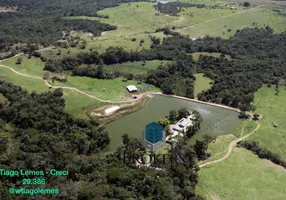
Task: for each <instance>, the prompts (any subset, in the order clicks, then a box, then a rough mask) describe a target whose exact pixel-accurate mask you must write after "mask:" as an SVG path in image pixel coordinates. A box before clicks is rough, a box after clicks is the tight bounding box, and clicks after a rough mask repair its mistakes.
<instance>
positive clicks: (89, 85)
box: [55, 76, 160, 101]
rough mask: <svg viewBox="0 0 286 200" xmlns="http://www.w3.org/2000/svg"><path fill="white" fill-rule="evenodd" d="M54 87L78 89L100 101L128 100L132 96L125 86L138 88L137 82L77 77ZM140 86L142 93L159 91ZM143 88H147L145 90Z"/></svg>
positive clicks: (154, 88)
mask: <svg viewBox="0 0 286 200" xmlns="http://www.w3.org/2000/svg"><path fill="white" fill-rule="evenodd" d="M55 85H58V86H68V87H75V88H78V89H79V90H82V91H85V92H87V93H89V94H91V95H94V96H96V97H98V98H100V99H104V100H112V101H119V100H126V98H128V99H130V97H131V96H132V94H130V93H129V92H128V91H127V89H126V86H128V85H137V86H138V84H137V81H134V80H131V81H127V82H123V81H122V78H116V79H112V80H106V79H95V78H89V77H78V76H69V77H68V81H67V82H65V83H61V82H55ZM140 86H141V87H142V88H143V89H144V90H142V92H147V91H154V92H158V91H160V90H159V89H158V88H156V87H155V86H152V85H149V84H145V83H144V84H142V85H140ZM145 86H146V87H148V88H146V87H145Z"/></svg>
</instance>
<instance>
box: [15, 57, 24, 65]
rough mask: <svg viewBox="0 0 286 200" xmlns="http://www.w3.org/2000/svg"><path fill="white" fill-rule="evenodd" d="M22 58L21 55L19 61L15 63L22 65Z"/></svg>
mask: <svg viewBox="0 0 286 200" xmlns="http://www.w3.org/2000/svg"><path fill="white" fill-rule="evenodd" d="M22 60H23V59H22V58H21V57H19V58H17V61H16V62H15V64H16V65H20V64H21V63H22Z"/></svg>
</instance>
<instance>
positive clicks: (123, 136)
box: [121, 133, 130, 145]
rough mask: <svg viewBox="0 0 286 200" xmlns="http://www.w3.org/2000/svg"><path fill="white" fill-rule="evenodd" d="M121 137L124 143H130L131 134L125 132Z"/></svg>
mask: <svg viewBox="0 0 286 200" xmlns="http://www.w3.org/2000/svg"><path fill="white" fill-rule="evenodd" d="M121 138H122V143H123V144H124V145H128V143H129V141H130V138H129V135H128V134H126V133H124V134H123V135H122V137H121Z"/></svg>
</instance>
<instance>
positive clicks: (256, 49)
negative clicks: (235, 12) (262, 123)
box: [147, 28, 286, 110]
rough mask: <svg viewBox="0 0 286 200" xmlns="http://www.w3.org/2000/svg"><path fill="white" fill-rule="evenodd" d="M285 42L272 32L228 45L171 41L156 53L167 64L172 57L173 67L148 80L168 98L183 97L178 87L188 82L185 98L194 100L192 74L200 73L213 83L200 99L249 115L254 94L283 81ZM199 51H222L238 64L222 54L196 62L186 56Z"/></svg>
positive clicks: (252, 33)
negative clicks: (263, 85)
mask: <svg viewBox="0 0 286 200" xmlns="http://www.w3.org/2000/svg"><path fill="white" fill-rule="evenodd" d="M285 42H286V33H285V32H284V33H281V34H273V31H272V30H271V29H269V28H266V29H244V30H242V31H239V32H237V33H236V34H235V36H234V37H232V38H230V39H229V40H223V39H220V38H209V37H206V38H204V39H199V40H196V41H191V40H190V39H188V38H184V37H172V38H167V39H165V41H164V42H163V44H162V45H161V46H157V47H156V48H154V51H153V52H154V53H155V52H156V53H157V55H164V56H163V57H164V58H165V59H167V58H170V57H174V60H175V63H174V64H172V65H167V66H164V67H159V68H158V69H157V70H156V72H155V73H154V74H152V75H150V76H148V77H147V82H149V83H152V84H154V85H156V86H159V87H161V89H162V90H163V91H164V92H166V93H175V94H180V95H181V94H182V93H181V91H178V89H177V85H178V83H180V82H182V80H184V79H186V81H187V82H189V83H190V84H186V83H185V84H182V85H181V87H180V88H183V89H185V94H184V96H188V97H191V96H192V91H193V83H192V82H193V81H192V80H193V78H192V76H193V75H192V73H198V72H199V73H201V72H202V73H204V74H205V75H206V76H207V77H209V78H211V79H213V80H214V81H213V83H214V84H213V87H212V88H211V89H209V90H207V91H205V92H203V93H201V94H200V95H198V98H199V99H200V100H203V101H211V102H216V103H222V104H225V105H230V106H233V107H239V108H241V109H242V110H250V109H252V107H251V106H250V103H251V102H252V101H253V97H254V95H253V94H254V92H256V91H257V90H258V89H259V88H260V87H261V86H262V84H266V83H272V84H277V83H278V82H279V81H280V80H281V79H283V78H285V76H286V70H285V64H284V63H285V60H286V56H285V55H286V53H285V51H286V50H285ZM151 51H152V50H151ZM198 51H205V52H218V53H222V54H227V55H230V56H231V57H232V58H234V59H232V60H228V59H226V58H225V57H224V56H223V55H222V56H220V57H219V58H214V57H209V56H202V57H200V58H199V60H198V62H194V61H193V60H192V59H190V58H186V57H184V55H185V54H186V53H192V52H198ZM177 55H180V56H177ZM190 94H191V95H190Z"/></svg>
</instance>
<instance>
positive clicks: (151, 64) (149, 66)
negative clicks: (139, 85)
mask: <svg viewBox="0 0 286 200" xmlns="http://www.w3.org/2000/svg"><path fill="white" fill-rule="evenodd" d="M168 62H170V61H161V60H152V61H146V62H143V61H138V62H126V63H121V64H114V65H108V66H105V69H106V71H107V72H121V73H124V74H134V75H136V74H147V72H148V71H150V70H155V69H157V68H158V67H159V66H161V65H165V64H166V63H168Z"/></svg>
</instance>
